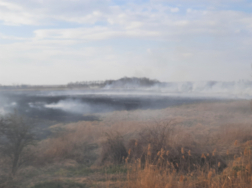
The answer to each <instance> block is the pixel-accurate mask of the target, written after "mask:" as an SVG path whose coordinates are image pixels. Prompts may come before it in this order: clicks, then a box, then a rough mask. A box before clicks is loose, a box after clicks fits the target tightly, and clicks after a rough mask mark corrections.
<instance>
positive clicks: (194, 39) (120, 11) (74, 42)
mask: <svg viewBox="0 0 252 188" xmlns="http://www.w3.org/2000/svg"><path fill="white" fill-rule="evenodd" d="M251 65H252V0H0V84H2V85H12V84H33V85H37V84H47V85H52V84H67V83H69V82H76V81H89V80H105V79H119V78H121V77H125V76H127V77H149V78H151V79H158V80H160V81H167V82H184V81H209V80H211V81H237V80H252V68H251Z"/></svg>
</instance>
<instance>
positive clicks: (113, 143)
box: [101, 133, 128, 164]
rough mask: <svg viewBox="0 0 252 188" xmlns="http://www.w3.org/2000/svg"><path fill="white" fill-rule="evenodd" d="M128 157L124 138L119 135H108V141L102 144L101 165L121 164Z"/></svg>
mask: <svg viewBox="0 0 252 188" xmlns="http://www.w3.org/2000/svg"><path fill="white" fill-rule="evenodd" d="M127 155H128V153H127V150H126V147H125V145H124V140H123V137H122V136H121V135H120V134H119V133H114V134H113V133H111V134H107V139H106V141H105V142H103V143H102V153H101V163H105V162H111V163H114V164H121V163H123V162H124V160H123V159H124V158H126V157H127Z"/></svg>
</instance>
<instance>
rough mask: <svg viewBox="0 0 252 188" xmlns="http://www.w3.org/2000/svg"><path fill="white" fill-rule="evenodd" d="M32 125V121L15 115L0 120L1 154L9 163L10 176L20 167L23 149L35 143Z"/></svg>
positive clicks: (33, 123)
mask: <svg viewBox="0 0 252 188" xmlns="http://www.w3.org/2000/svg"><path fill="white" fill-rule="evenodd" d="M34 125H35V122H34V120H31V119H29V118H26V117H23V116H21V115H18V114H17V113H13V114H9V115H6V116H4V117H1V118H0V147H1V151H2V154H3V155H5V156H7V157H8V158H9V159H10V161H11V174H12V176H14V175H15V174H16V172H17V170H18V168H19V167H20V166H21V165H22V156H23V154H24V151H25V149H26V148H27V147H28V146H29V145H31V144H33V143H34V141H35V136H34V132H33V130H34V127H35V126H34Z"/></svg>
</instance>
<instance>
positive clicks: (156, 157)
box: [1, 100, 252, 188]
mask: <svg viewBox="0 0 252 188" xmlns="http://www.w3.org/2000/svg"><path fill="white" fill-rule="evenodd" d="M95 115H97V116H99V120H92V121H77V122H74V123H66V122H65V123H60V122H59V123H57V124H54V125H52V126H50V127H49V128H48V129H49V130H50V132H51V134H50V136H48V137H46V138H43V139H40V140H38V141H37V143H36V145H34V146H31V147H30V148H29V149H30V151H32V155H31V157H30V160H29V162H28V163H26V164H25V165H23V166H22V167H21V168H20V169H19V171H18V172H17V175H16V176H15V177H14V178H12V179H11V180H10V181H9V182H8V181H6V177H8V169H9V167H8V162H6V160H7V159H5V158H1V166H2V168H1V177H3V178H2V180H1V183H2V187H4V186H5V187H10V186H13V187H27V188H42V187H48V188H49V187H52V188H53V187H62V188H63V187H141V188H153V187H160V188H162V187H164V188H167V187H175V188H176V187H223V188H226V187H251V186H252V179H251V178H252V166H251V154H252V153H251V148H252V147H251V146H252V132H251V127H252V126H251V119H252V110H251V105H250V101H248V100H229V101H206V102H204V101H201V102H196V103H190V104H179V105H174V106H170V107H168V108H164V109H136V110H131V111H127V110H121V111H110V112H102V113H96V114H95Z"/></svg>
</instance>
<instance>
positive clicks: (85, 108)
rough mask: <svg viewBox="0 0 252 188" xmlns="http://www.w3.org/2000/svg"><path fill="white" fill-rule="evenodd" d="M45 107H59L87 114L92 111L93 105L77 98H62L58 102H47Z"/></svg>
mask: <svg viewBox="0 0 252 188" xmlns="http://www.w3.org/2000/svg"><path fill="white" fill-rule="evenodd" d="M44 106H45V108H52V109H59V110H63V111H67V112H71V113H79V114H86V113H90V112H91V107H90V106H89V105H88V104H85V103H83V102H82V101H80V100H77V99H66V100H60V101H59V102H57V103H51V104H45V105H44Z"/></svg>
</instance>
